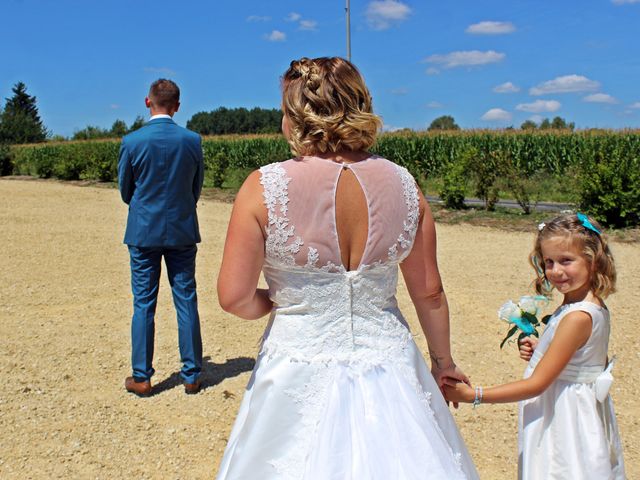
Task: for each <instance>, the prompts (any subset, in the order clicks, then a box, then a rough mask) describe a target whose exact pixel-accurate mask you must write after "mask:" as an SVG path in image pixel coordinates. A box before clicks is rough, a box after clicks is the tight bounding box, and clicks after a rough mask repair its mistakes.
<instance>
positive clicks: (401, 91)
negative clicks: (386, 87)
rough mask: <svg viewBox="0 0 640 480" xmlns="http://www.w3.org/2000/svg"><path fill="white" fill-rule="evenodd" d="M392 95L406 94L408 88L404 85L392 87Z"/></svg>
mask: <svg viewBox="0 0 640 480" xmlns="http://www.w3.org/2000/svg"><path fill="white" fill-rule="evenodd" d="M391 93H392V94H393V95H406V94H407V93H409V89H408V88H405V87H399V88H394V89H392V90H391Z"/></svg>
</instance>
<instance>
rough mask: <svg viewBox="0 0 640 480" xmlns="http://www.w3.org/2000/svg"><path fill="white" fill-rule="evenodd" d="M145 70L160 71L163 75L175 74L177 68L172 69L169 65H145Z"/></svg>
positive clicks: (150, 71) (149, 71)
mask: <svg viewBox="0 0 640 480" xmlns="http://www.w3.org/2000/svg"><path fill="white" fill-rule="evenodd" d="M144 71H145V72H147V73H159V74H161V75H175V74H176V72H175V70H171V69H170V68H167V67H144Z"/></svg>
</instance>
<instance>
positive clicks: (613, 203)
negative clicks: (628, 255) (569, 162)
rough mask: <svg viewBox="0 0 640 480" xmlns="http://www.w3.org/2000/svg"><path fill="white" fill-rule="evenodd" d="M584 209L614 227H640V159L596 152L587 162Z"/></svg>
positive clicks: (582, 190) (582, 189)
mask: <svg viewBox="0 0 640 480" xmlns="http://www.w3.org/2000/svg"><path fill="white" fill-rule="evenodd" d="M579 185H580V208H581V209H583V210H585V211H587V212H589V213H590V214H591V215H593V216H594V217H595V218H596V219H597V220H598V221H600V222H602V223H603V224H605V225H607V226H611V227H631V226H637V225H640V156H633V157H632V156H627V155H624V154H623V155H621V154H620V151H614V152H611V153H608V154H607V153H605V152H596V154H595V155H594V156H593V157H591V158H588V159H585V161H584V162H583V165H582V168H581V171H580V175H579Z"/></svg>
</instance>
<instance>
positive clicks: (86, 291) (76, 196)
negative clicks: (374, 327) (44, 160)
mask: <svg viewBox="0 0 640 480" xmlns="http://www.w3.org/2000/svg"><path fill="white" fill-rule="evenodd" d="M0 199H1V203H0V245H1V248H2V256H1V257H0V258H1V260H0V262H1V263H0V375H1V378H2V381H1V382H0V431H1V432H2V434H1V435H0V478H3V479H14V478H15V479H18V478H19V479H52V478H65V479H66V478H70V479H119V478H136V479H204V478H209V479H210V478H213V477H214V476H215V473H216V471H217V467H218V464H219V462H220V459H221V456H222V453H223V450H224V447H225V443H226V439H227V436H228V434H229V431H230V429H231V425H232V422H233V419H234V417H235V414H236V411H237V409H238V406H239V402H240V399H241V397H242V395H243V391H244V388H245V385H246V383H247V381H248V379H249V375H250V370H251V368H252V367H253V363H254V358H255V355H256V353H257V347H258V340H259V338H260V335H261V333H262V330H263V328H264V326H265V320H264V319H263V320H259V321H246V320H240V319H238V318H234V317H233V316H231V315H228V314H225V313H224V312H222V311H221V309H220V308H219V307H218V303H217V299H216V291H215V280H216V275H217V272H218V268H219V264H220V256H221V252H222V245H223V241H224V235H225V229H226V224H227V221H228V217H229V214H230V211H231V205H230V204H226V203H218V202H215V201H212V200H207V199H205V200H202V201H201V202H200V204H199V206H198V212H199V216H200V224H201V232H202V238H203V242H202V244H201V245H200V247H199V248H200V250H199V253H198V272H197V280H198V288H199V291H198V295H199V304H200V315H201V318H202V332H203V341H204V352H205V365H204V373H203V379H204V385H205V388H204V390H203V391H202V392H201V393H200V394H199V395H194V396H187V395H185V394H184V393H183V389H182V387H181V385H180V384H179V381H178V377H177V372H178V371H179V368H180V365H179V355H178V347H177V327H176V321H175V313H174V310H173V306H172V303H171V296H170V290H169V285H168V282H167V279H166V276H164V274H163V279H162V286H161V289H160V299H159V304H158V312H157V319H156V355H155V368H156V376H155V377H154V379H153V380H154V384H155V385H156V390H157V394H155V395H153V396H152V397H150V398H146V399H140V398H138V397H135V396H133V395H130V394H127V393H126V392H125V390H124V387H123V381H124V378H125V377H126V376H127V375H129V374H130V367H129V357H130V336H129V322H130V316H131V309H132V306H131V304H132V302H131V293H130V284H129V263H128V253H127V249H126V247H125V246H124V245H123V244H122V236H123V232H124V225H125V218H126V206H125V205H124V204H123V203H122V202H121V201H120V198H119V194H118V192H117V191H116V190H115V189H113V188H101V187H95V186H93V187H91V186H89V187H87V186H75V185H69V184H61V183H56V182H49V181H33V180H31V181H24V180H15V179H13V180H0ZM533 228H534V227H532V230H533ZM438 238H439V261H440V269H441V272H442V276H443V279H444V282H445V288H446V291H447V295H448V298H449V302H450V307H451V323H452V344H453V351H454V356H455V358H456V360H457V362H458V364H459V365H461V366H462V367H463V369H464V370H465V371H466V373H468V374H469V375H470V376H471V379H472V381H473V382H474V383H479V384H482V385H488V384H493V383H496V382H503V381H508V380H511V379H517V378H519V377H520V376H521V374H522V372H523V370H524V367H525V364H524V363H523V362H522V361H521V360H519V359H518V358H517V354H516V349H515V346H514V345H510V346H508V347H506V348H505V349H504V350H503V351H501V350H500V349H499V348H498V345H499V343H500V340H501V339H502V337H503V335H504V333H505V331H506V325H505V324H503V323H501V322H500V321H498V320H497V318H496V310H497V309H498V307H499V306H500V305H501V304H502V303H503V302H504V301H505V300H507V299H509V298H511V299H514V300H517V299H518V298H519V296H520V295H522V294H525V293H528V291H529V285H530V281H531V274H530V271H529V267H528V265H527V261H526V258H527V253H528V252H529V249H530V246H531V241H532V233H510V232H509V233H507V232H504V231H499V230H495V229H490V228H484V227H476V226H474V227H470V226H465V225H439V226H438ZM613 251H614V254H615V256H616V259H617V263H618V268H619V291H618V293H616V294H614V295H613V296H612V297H611V298H610V300H609V302H608V304H609V307H610V309H611V311H612V319H613V322H612V323H613V328H612V336H611V343H610V352H611V353H615V354H616V355H617V357H618V363H617V364H616V368H615V370H614V374H615V378H616V380H615V382H614V385H613V387H612V395H613V398H614V402H615V407H616V411H617V417H618V422H619V425H620V430H621V435H622V440H623V444H624V448H625V461H626V465H627V473H628V477H629V478H640V429H639V428H638V426H639V425H638V424H639V420H640V418H639V413H640V407H639V405H638V398H640V388H639V383H638V381H637V380H636V377H635V375H634V374H633V371H634V369H635V368H638V366H639V362H638V359H639V358H638V357H639V353H638V349H637V344H638V338H637V337H638V334H637V329H636V327H635V323H634V322H635V321H636V320H637V319H638V312H639V311H640V295H638V292H640V244H637V243H636V244H620V243H615V244H614V245H613ZM399 301H400V304H401V308H402V309H403V311H404V312H405V314H406V316H407V317H408V319H409V321H410V324H411V327H412V330H413V332H414V334H415V336H416V341H417V342H418V345H419V346H420V348H421V349H422V350H423V351H426V342H425V341H424V338H423V337H422V335H420V333H419V332H420V331H419V329H418V324H417V320H416V318H415V314H414V312H413V309H412V307H411V305H410V302H409V298H408V295H407V293H406V290H405V289H404V287H403V286H401V287H400V291H399ZM634 345H636V346H634ZM454 415H455V417H456V420H457V422H458V425H459V427H460V430H461V432H462V435H463V436H464V438H465V440H466V442H467V445H468V447H469V450H470V452H471V454H472V456H473V458H474V460H475V462H476V465H477V467H478V470H479V472H480V476H481V477H482V478H483V479H490V480H501V479H515V478H516V462H517V458H516V457H517V455H516V452H517V426H516V418H517V407H516V405H515V404H510V405H500V406H495V405H482V406H481V407H479V408H477V409H475V410H474V409H472V408H471V407H470V406H468V405H464V406H462V407H461V408H460V409H459V410H457V411H454ZM390 480H393V479H390Z"/></svg>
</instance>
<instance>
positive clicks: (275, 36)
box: [265, 30, 287, 42]
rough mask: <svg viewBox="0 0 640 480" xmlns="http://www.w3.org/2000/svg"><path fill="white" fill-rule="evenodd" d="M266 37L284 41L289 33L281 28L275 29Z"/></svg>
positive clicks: (272, 40)
mask: <svg viewBox="0 0 640 480" xmlns="http://www.w3.org/2000/svg"><path fill="white" fill-rule="evenodd" d="M265 38H266V39H267V40H269V41H270V42H284V41H285V40H286V39H287V35H286V34H285V33H284V32H281V31H280V30H273V31H272V32H271V33H270V34H269V35H265Z"/></svg>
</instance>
